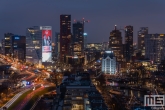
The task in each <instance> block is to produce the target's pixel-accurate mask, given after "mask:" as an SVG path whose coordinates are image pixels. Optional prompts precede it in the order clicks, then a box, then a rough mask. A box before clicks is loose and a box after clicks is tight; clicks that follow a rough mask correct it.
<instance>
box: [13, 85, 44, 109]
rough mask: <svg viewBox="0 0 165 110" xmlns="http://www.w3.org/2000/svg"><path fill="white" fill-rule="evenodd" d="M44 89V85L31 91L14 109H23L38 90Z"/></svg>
mask: <svg viewBox="0 0 165 110" xmlns="http://www.w3.org/2000/svg"><path fill="white" fill-rule="evenodd" d="M43 89H44V87H40V88H38V89H36V90H34V91H33V92H31V93H30V94H28V95H27V96H26V97H25V98H24V99H23V101H22V102H21V103H20V104H19V105H17V106H16V107H15V108H14V109H13V110H22V109H23V108H24V106H25V105H26V104H27V103H28V102H29V101H30V99H31V98H32V97H33V96H34V95H35V94H37V92H39V91H42V90H43Z"/></svg>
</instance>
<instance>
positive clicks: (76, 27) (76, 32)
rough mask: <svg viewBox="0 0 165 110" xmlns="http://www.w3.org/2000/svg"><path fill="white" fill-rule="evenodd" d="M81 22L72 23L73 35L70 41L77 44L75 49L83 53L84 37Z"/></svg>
mask: <svg viewBox="0 0 165 110" xmlns="http://www.w3.org/2000/svg"><path fill="white" fill-rule="evenodd" d="M83 30H84V29H83V23H80V22H76V23H74V24H73V37H72V43H73V44H74V45H77V49H78V50H77V51H79V52H80V53H81V55H82V54H83V51H84V37H83V33H84V32H83Z"/></svg>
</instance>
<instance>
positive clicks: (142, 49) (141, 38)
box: [138, 27, 148, 56]
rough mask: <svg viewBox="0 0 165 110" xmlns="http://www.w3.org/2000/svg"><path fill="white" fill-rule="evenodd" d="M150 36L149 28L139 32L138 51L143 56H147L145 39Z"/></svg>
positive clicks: (142, 28)
mask: <svg viewBox="0 0 165 110" xmlns="http://www.w3.org/2000/svg"><path fill="white" fill-rule="evenodd" d="M147 34H148V27H141V28H140V30H139V31H138V49H139V51H140V53H141V55H142V56H145V42H144V37H145V35H147Z"/></svg>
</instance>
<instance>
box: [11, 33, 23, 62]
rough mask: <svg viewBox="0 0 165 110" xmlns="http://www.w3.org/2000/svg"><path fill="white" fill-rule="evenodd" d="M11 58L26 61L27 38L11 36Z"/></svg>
mask: <svg viewBox="0 0 165 110" xmlns="http://www.w3.org/2000/svg"><path fill="white" fill-rule="evenodd" d="M11 56H12V58H13V59H15V60H19V61H23V62H25V61H26V37H25V36H19V35H13V36H11Z"/></svg>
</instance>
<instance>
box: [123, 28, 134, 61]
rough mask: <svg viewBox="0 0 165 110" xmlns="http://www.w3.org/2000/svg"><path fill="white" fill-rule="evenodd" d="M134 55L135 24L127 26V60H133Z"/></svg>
mask: <svg viewBox="0 0 165 110" xmlns="http://www.w3.org/2000/svg"><path fill="white" fill-rule="evenodd" d="M132 55H133V26H130V25H129V26H126V27H125V55H124V57H125V59H126V61H128V62H129V61H131V56H132Z"/></svg>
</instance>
